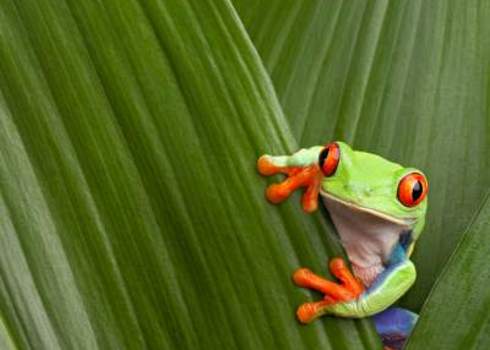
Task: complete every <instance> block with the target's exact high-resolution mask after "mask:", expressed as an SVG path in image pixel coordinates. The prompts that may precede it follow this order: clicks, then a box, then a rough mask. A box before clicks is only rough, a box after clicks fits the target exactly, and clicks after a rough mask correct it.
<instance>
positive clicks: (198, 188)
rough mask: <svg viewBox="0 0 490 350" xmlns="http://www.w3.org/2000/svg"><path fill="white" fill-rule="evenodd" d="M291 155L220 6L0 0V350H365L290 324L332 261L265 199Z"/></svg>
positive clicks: (254, 61) (282, 125)
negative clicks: (298, 276) (271, 176)
mask: <svg viewBox="0 0 490 350" xmlns="http://www.w3.org/2000/svg"><path fill="white" fill-rule="evenodd" d="M296 147H297V144H296V143H295V141H294V140H293V138H292V136H291V133H290V132H289V127H288V124H287V121H286V120H285V119H284V118H283V116H282V114H281V108H280V106H279V103H278V101H277V100H276V97H275V94H274V91H273V89H272V87H271V84H270V83H269V79H268V76H267V74H266V72H265V70H264V68H263V67H262V65H261V62H260V59H259V57H258V56H257V55H256V53H255V50H254V48H253V46H252V45H251V42H250V41H249V40H248V37H247V35H246V33H245V31H244V29H243V27H242V25H241V23H240V22H239V19H238V16H237V15H236V13H235V12H234V10H233V8H232V7H231V5H230V4H229V3H228V2H226V1H215V0H214V1H203V0H195V1H182V0H178V1H177V0H176V1H163V0H148V1H140V2H139V1H136V0H129V1H125V2H120V1H116V0H104V1H79V0H66V1H58V0H2V1H0V218H1V219H0V247H1V254H0V311H1V319H0V320H1V323H0V335H1V336H2V340H1V343H0V344H1V345H2V346H4V345H5V346H6V347H18V348H33V349H75V348H77V349H80V348H82V349H95V348H100V349H125V348H126V349H129V348H132V349H139V348H152V349H163V348H173V349H181V348H187V349H195V348H209V349H215V348H224V349H231V348H250V349H255V348H281V349H286V348H290V349H300V348H305V349H306V348H307V349H312V348H322V349H354V348H356V349H357V348H362V347H365V348H376V347H377V346H378V340H377V337H376V336H375V334H374V333H373V331H372V328H371V327H370V325H369V323H366V322H365V321H358V322H354V321H349V320H342V321H340V320H333V319H327V320H325V322H317V323H315V324H313V325H312V326H309V327H300V326H299V325H298V323H297V322H296V321H295V318H294V312H293V311H294V309H295V307H296V306H297V305H298V304H299V303H301V302H302V301H305V300H306V299H307V298H308V297H309V294H308V293H306V292H304V291H302V290H300V289H298V288H295V287H294V286H293V285H292V283H291V281H290V275H291V272H292V271H293V269H295V268H297V267H298V266H300V264H308V265H309V266H311V267H313V268H315V269H317V270H322V269H324V268H325V266H324V263H325V261H326V260H327V257H328V256H329V255H331V254H332V253H334V252H336V253H338V252H339V250H338V247H337V246H336V245H335V242H333V241H329V238H328V237H327V236H326V235H325V234H324V232H325V230H326V229H327V224H326V223H325V222H324V221H321V220H320V219H319V216H318V215H317V216H306V215H304V214H303V213H302V212H301V210H300V208H299V205H298V204H297V201H296V200H293V201H290V202H289V203H287V204H285V205H282V206H280V207H275V206H271V205H269V204H267V203H266V202H265V200H264V198H263V189H264V186H265V183H264V180H263V179H261V178H260V177H259V176H258V175H257V174H256V172H255V165H254V163H255V160H256V158H257V156H258V155H260V154H261V153H263V152H265V151H268V152H273V153H283V152H290V151H292V150H293V149H295V148H296ZM296 199H297V198H296Z"/></svg>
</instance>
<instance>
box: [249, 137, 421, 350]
mask: <svg viewBox="0 0 490 350" xmlns="http://www.w3.org/2000/svg"><path fill="white" fill-rule="evenodd" d="M257 168H258V171H259V173H260V174H261V175H264V176H271V175H276V174H284V175H285V176H286V178H285V179H284V180H283V181H282V182H279V183H273V184H271V185H269V186H268V187H267V189H266V191H265V196H266V198H267V199H268V200H269V201H270V202H271V203H274V204H278V203H281V202H283V201H285V200H286V199H287V198H289V196H290V195H291V194H292V193H293V192H294V191H295V190H297V189H303V190H304V192H303V195H302V197H301V203H302V207H303V210H304V211H305V212H307V213H312V212H315V211H316V210H317V209H318V208H319V206H321V205H323V206H324V207H325V208H326V211H327V212H328V214H329V216H330V218H331V221H332V222H333V225H334V227H335V230H336V232H337V238H338V240H339V241H340V243H341V245H342V247H343V249H344V251H345V256H346V257H347V259H344V258H343V257H341V256H336V257H333V258H332V259H331V260H330V262H329V264H328V265H329V270H330V272H331V275H333V277H334V278H335V279H336V280H330V279H327V278H324V277H321V276H320V275H318V274H316V273H314V272H313V271H312V270H311V269H309V268H306V267H301V268H298V269H297V270H296V271H294V273H293V275H292V279H293V281H294V283H295V284H296V285H297V286H299V287H302V288H308V289H312V290H316V291H318V292H320V293H322V294H323V295H324V297H323V299H322V300H320V301H313V302H305V303H303V304H301V305H300V306H299V307H298V308H297V311H296V316H297V319H298V320H299V322H301V323H303V324H308V323H311V322H312V321H314V320H315V319H317V318H319V317H320V316H323V315H331V316H337V317H344V318H357V319H360V318H365V317H371V318H372V320H373V321H374V326H375V329H376V331H377V332H378V334H379V335H380V336H381V340H382V343H383V344H384V347H385V349H401V348H402V347H403V345H404V343H405V342H406V339H407V338H408V336H409V335H410V332H411V331H412V329H413V327H414V325H415V323H416V321H417V318H418V315H417V314H416V313H414V312H412V311H409V310H407V309H404V308H401V307H398V306H395V304H396V302H397V301H398V300H399V299H400V298H401V297H402V296H403V295H404V294H405V293H406V292H407V291H408V290H409V289H410V288H411V287H412V285H413V284H414V282H415V280H416V269H415V265H414V263H413V262H412V261H411V259H410V257H411V255H412V252H413V249H414V246H415V243H416V242H417V240H418V238H419V237H420V234H421V233H422V230H423V227H424V225H425V216H426V212H427V202H428V195H427V194H428V190H429V184H428V180H427V177H426V176H425V175H424V173H423V172H422V171H420V170H418V169H416V168H413V167H403V166H402V165H400V164H398V163H395V162H392V161H389V160H387V159H385V158H383V157H381V156H379V155H377V154H374V153H369V152H364V151H357V150H354V149H353V148H351V147H350V146H349V145H348V144H347V143H345V142H342V141H333V142H329V143H327V144H325V145H318V146H313V147H309V148H302V149H300V150H299V151H297V152H295V153H293V154H291V155H280V156H273V155H268V154H265V155H263V156H261V157H259V158H258V161H257ZM337 280H338V281H337Z"/></svg>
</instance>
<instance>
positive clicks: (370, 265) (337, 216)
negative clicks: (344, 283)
mask: <svg viewBox="0 0 490 350" xmlns="http://www.w3.org/2000/svg"><path fill="white" fill-rule="evenodd" d="M322 198H323V202H324V204H325V206H326V207H327V210H328V212H329V213H330V216H331V218H332V221H333V223H334V225H335V228H336V229H337V232H338V233H339V237H340V241H341V242H342V245H343V246H344V249H345V251H346V252H347V255H348V257H349V260H350V262H351V264H352V269H353V272H354V274H355V275H356V276H357V277H359V279H360V280H361V281H362V282H363V283H364V285H366V286H367V287H369V286H370V285H371V284H372V282H373V281H374V280H375V279H376V277H377V276H378V275H379V274H380V273H381V272H382V271H383V270H384V266H385V264H386V263H387V261H388V259H389V257H390V255H391V252H392V251H393V248H394V246H395V245H396V244H397V242H398V240H399V239H400V235H401V234H402V233H403V232H404V231H405V230H407V227H406V226H402V225H400V224H397V223H394V222H391V221H389V220H386V219H384V218H381V217H378V216H375V215H373V214H371V213H367V212H365V211H363V210H362V209H358V208H356V207H353V206H352V205H346V204H345V203H343V202H341V201H339V200H336V199H333V198H331V197H330V196H322Z"/></svg>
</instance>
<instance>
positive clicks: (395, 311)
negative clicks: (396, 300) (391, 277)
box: [370, 231, 418, 350]
mask: <svg viewBox="0 0 490 350" xmlns="http://www.w3.org/2000/svg"><path fill="white" fill-rule="evenodd" d="M410 243H412V234H411V232H410V231H409V232H406V233H404V234H402V235H401V237H400V241H399V244H397V245H396V247H395V248H394V249H393V253H392V254H391V257H390V261H389V265H388V267H387V268H386V270H388V271H386V270H385V272H387V275H388V274H389V271H390V270H392V269H394V268H396V266H397V265H399V264H400V263H403V261H404V260H405V259H407V253H406V252H407V248H408V246H409V245H410ZM382 281H383V278H380V279H379V281H377V282H378V283H382ZM370 289H371V288H370ZM374 289H376V288H374ZM417 319H418V315H417V314H415V313H413V312H411V311H409V310H406V309H402V308H398V307H391V308H388V309H386V310H384V311H382V312H380V313H378V314H376V315H374V316H373V321H374V325H375V327H376V331H377V332H378V334H379V335H380V336H381V340H382V341H383V345H385V346H388V347H390V348H391V349H396V350H398V349H402V348H403V345H404V344H405V341H406V340H407V338H408V336H409V335H410V333H411V332H412V329H413V327H414V326H415V323H416V322H417Z"/></svg>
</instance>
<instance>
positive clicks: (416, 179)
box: [398, 173, 429, 207]
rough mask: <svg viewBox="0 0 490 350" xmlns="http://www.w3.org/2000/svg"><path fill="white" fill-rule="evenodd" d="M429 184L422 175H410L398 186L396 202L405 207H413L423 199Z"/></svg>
mask: <svg viewBox="0 0 490 350" xmlns="http://www.w3.org/2000/svg"><path fill="white" fill-rule="evenodd" d="M428 191H429V184H428V183H427V180H426V178H425V176H424V175H422V174H420V173H410V174H408V175H405V176H404V177H403V178H402V179H401V180H400V183H399V184H398V200H399V201H400V202H401V203H402V204H403V205H404V206H406V207H414V206H416V205H417V204H419V203H420V202H422V200H423V199H424V198H425V196H426V195H427V192H428Z"/></svg>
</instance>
